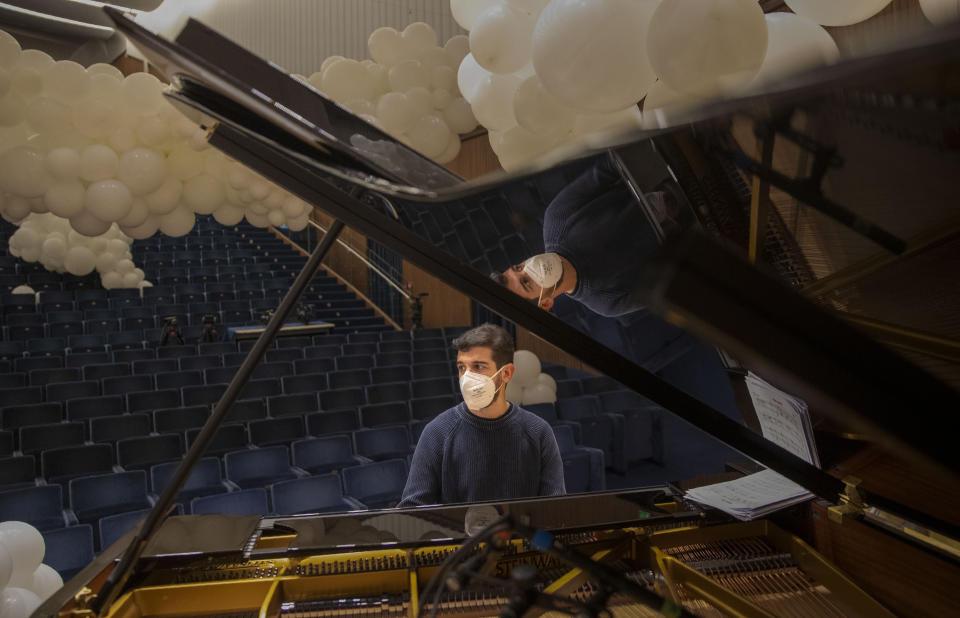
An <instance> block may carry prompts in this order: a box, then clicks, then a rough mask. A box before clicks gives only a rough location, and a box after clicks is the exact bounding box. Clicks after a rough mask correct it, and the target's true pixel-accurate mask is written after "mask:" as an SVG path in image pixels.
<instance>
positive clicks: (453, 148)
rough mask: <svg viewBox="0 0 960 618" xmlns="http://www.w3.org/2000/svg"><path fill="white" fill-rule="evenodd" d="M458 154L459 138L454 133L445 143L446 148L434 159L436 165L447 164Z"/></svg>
mask: <svg viewBox="0 0 960 618" xmlns="http://www.w3.org/2000/svg"><path fill="white" fill-rule="evenodd" d="M459 154H460V136H459V135H457V134H456V133H453V132H451V133H450V140H449V141H448V142H447V147H446V148H445V149H444V150H443V152H441V153H440V155H439V156H437V157H435V159H436V161H437V163H440V164H444V165H445V164H447V163H450V162H451V161H453V160H454V159H456V158H457V155H459Z"/></svg>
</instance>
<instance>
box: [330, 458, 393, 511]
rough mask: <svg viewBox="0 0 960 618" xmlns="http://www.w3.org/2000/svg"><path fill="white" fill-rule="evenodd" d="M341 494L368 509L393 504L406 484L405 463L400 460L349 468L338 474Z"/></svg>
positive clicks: (386, 506)
mask: <svg viewBox="0 0 960 618" xmlns="http://www.w3.org/2000/svg"><path fill="white" fill-rule="evenodd" d="M340 477H341V478H342V479H343V491H344V494H345V495H347V496H350V497H352V498H355V499H356V500H358V501H359V502H360V503H362V504H363V505H364V506H367V507H369V508H388V507H392V506H394V505H396V503H397V502H399V501H400V497H401V496H402V495H403V488H404V486H405V485H406V483H407V462H406V461H404V460H403V459H390V460H387V461H377V462H374V463H369V464H362V465H359V466H350V467H348V468H344V469H343V470H341V471H340Z"/></svg>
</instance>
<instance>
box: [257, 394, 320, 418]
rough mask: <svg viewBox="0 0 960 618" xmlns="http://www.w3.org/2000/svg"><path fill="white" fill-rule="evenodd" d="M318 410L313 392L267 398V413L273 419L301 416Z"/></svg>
mask: <svg viewBox="0 0 960 618" xmlns="http://www.w3.org/2000/svg"><path fill="white" fill-rule="evenodd" d="M319 409H320V408H319V406H318V404H317V395H316V393H313V392H310V393H299V394H295V395H277V396H275V397H267V411H268V412H269V413H270V416H272V417H274V418H278V417H281V416H290V415H300V416H303V415H305V414H310V413H311V412H316V411H318V410H319Z"/></svg>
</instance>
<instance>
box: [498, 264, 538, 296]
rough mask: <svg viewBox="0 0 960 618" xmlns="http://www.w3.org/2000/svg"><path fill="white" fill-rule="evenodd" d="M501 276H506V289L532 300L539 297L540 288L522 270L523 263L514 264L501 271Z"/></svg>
mask: <svg viewBox="0 0 960 618" xmlns="http://www.w3.org/2000/svg"><path fill="white" fill-rule="evenodd" d="M503 276H504V277H506V278H507V289H508V290H510V291H511V292H513V293H514V294H516V295H518V296H522V297H524V298H526V299H528V300H532V301H536V300H537V299H538V298H540V292H541V288H540V286H539V285H537V284H536V283H534V282H533V279H531V278H530V275H528V274H527V273H525V272H524V271H523V264H514V265H513V266H511V267H510V268H508V269H507V270H505V271H503Z"/></svg>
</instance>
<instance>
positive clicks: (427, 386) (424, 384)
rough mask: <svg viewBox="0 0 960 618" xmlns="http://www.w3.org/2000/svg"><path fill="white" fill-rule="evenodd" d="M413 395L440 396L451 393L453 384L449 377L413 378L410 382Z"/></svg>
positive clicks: (418, 396) (419, 396)
mask: <svg viewBox="0 0 960 618" xmlns="http://www.w3.org/2000/svg"><path fill="white" fill-rule="evenodd" d="M410 384H411V387H412V391H413V396H414V397H417V398H421V397H440V396H442V395H449V394H451V390H452V388H453V385H452V383H451V381H450V378H432V379H429V380H414V381H413V382H411V383H410Z"/></svg>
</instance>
